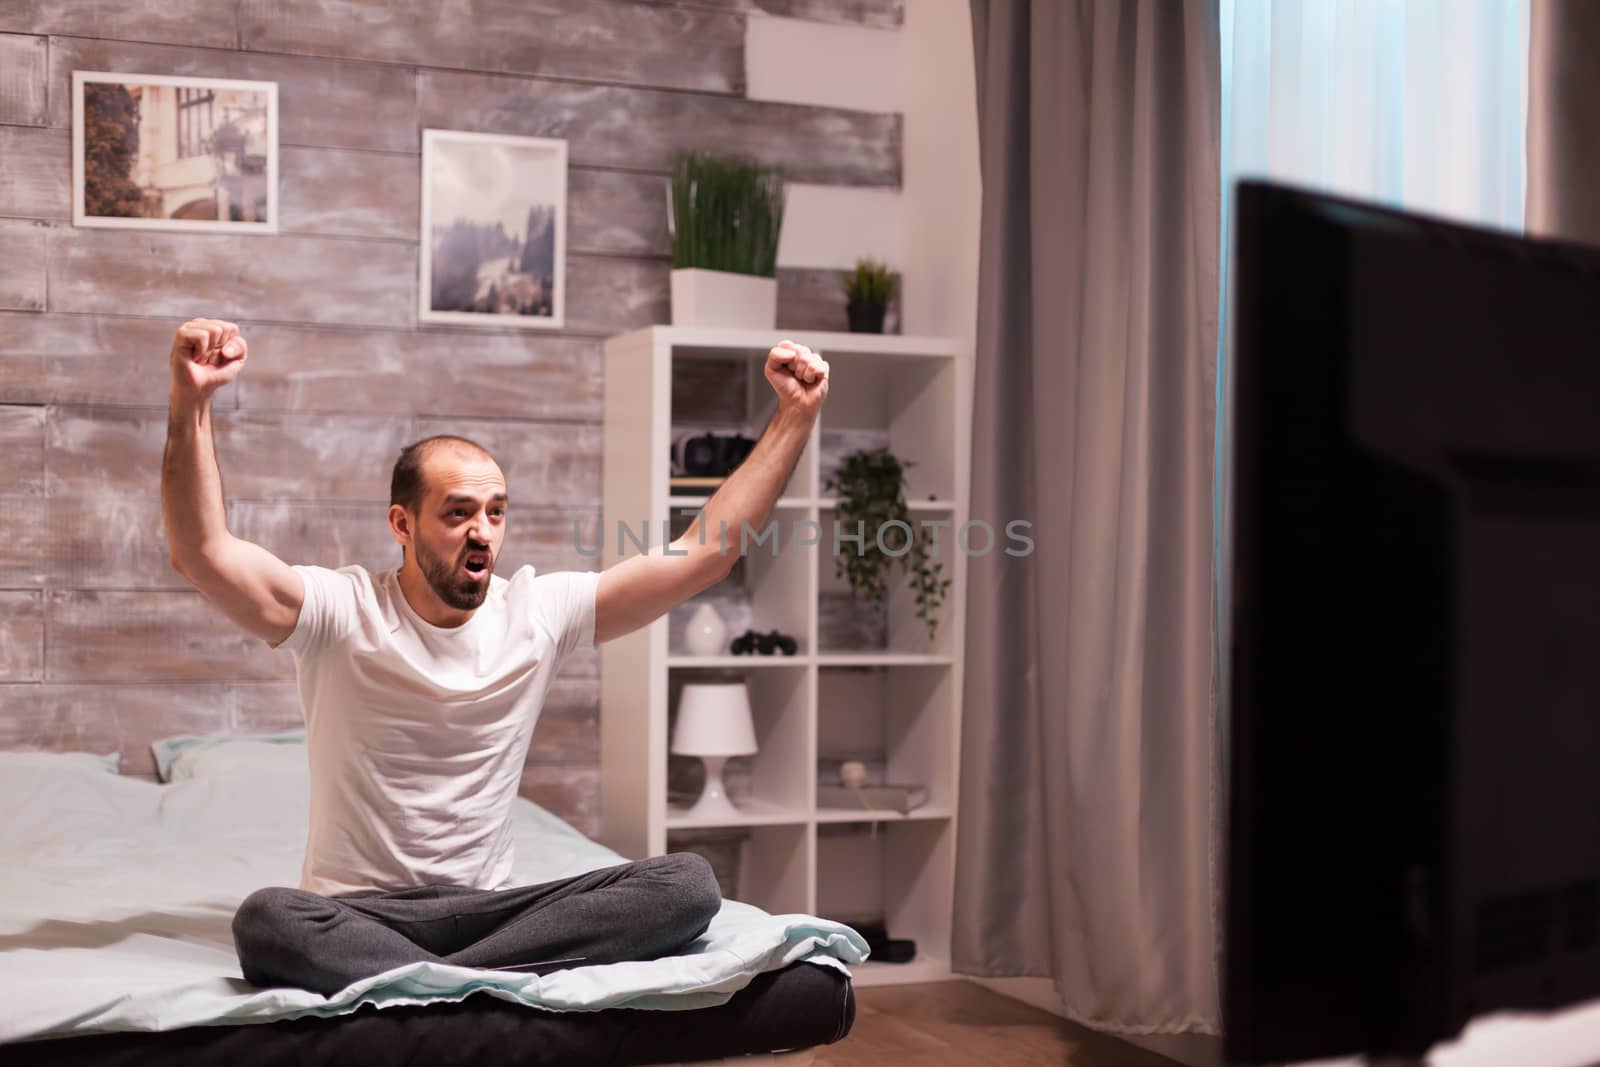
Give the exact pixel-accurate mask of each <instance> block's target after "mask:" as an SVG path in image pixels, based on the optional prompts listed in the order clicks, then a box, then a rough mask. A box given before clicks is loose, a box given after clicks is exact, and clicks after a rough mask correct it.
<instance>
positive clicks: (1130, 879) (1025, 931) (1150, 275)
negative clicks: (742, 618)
mask: <svg viewBox="0 0 1600 1067" xmlns="http://www.w3.org/2000/svg"><path fill="white" fill-rule="evenodd" d="M972 17H973V42H974V49H975V53H976V61H977V77H978V123H979V132H980V148H981V154H982V176H983V223H982V242H981V263H980V279H979V312H978V349H977V363H976V382H975V400H974V403H975V409H974V428H973V442H974V445H973V462H972V514H973V516H974V517H975V518H983V519H985V520H986V521H988V522H990V523H991V524H992V525H994V526H995V527H996V529H999V528H1000V523H1003V522H1006V521H1009V520H1011V519H1014V518H1024V519H1027V520H1029V521H1031V522H1032V524H1033V529H1032V537H1033V538H1034V542H1035V545H1034V549H1033V551H1032V553H1031V554H1029V555H1025V556H1007V555H1005V554H1004V553H1003V552H1001V551H995V552H991V553H990V554H989V555H987V556H983V557H973V558H970V559H969V560H968V563H967V566H968V570H967V574H968V579H969V598H968V602H967V631H966V632H967V649H966V651H967V660H966V663H967V666H966V676H965V677H966V682H965V693H964V698H965V704H964V711H963V716H964V729H963V738H962V757H961V806H960V813H959V828H958V833H957V876H956V890H955V915H954V926H953V944H952V961H953V967H954V969H955V970H956V971H958V972H960V973H964V974H972V975H986V976H1012V975H1033V976H1048V977H1051V978H1053V979H1054V983H1055V986H1056V988H1057V989H1058V990H1059V992H1060V994H1061V996H1062V998H1063V1001H1064V1003H1065V1007H1066V1010H1067V1012H1068V1013H1069V1014H1070V1015H1071V1016H1072V1017H1073V1018H1075V1019H1078V1020H1080V1021H1082V1022H1084V1023H1086V1024H1088V1025H1091V1026H1095V1027H1098V1028H1102V1029H1107V1030H1114V1031H1122V1032H1130V1033H1177V1032H1200V1033H1212V1034H1214V1033H1217V1032H1218V1029H1219V1027H1218V1006H1217V975H1216V962H1217V956H1216V944H1215V942H1216V927H1215V915H1216V899H1215V897H1216V894H1215V891H1214V884H1213V871H1214V865H1213V849H1214V848H1215V846H1216V835H1215V833H1214V830H1213V827H1214V825H1215V815H1216V807H1215V806H1216V804H1217V803H1218V798H1217V797H1216V796H1215V795H1214V793H1215V790H1214V776H1213V771H1212V768H1213V762H1212V759H1213V749H1212V745H1213V719H1214V713H1215V707H1214V701H1213V697H1212V687H1213V676H1212V675H1213V669H1212V665H1213V655H1214V649H1213V645H1212V641H1213V633H1212V625H1211V622H1212V601H1211V595H1212V590H1211V581H1212V528H1211V523H1212V471H1211V462H1212V441H1213V424H1214V421H1215V371H1216V343H1217V336H1216V331H1217V272H1218V229H1219V222H1220V220H1219V199H1218V193H1219V176H1218V167H1219V151H1218V145H1219V130H1218V110H1219V102H1218V98H1219V95H1220V86H1219V67H1220V50H1219V44H1218V29H1217V24H1218V20H1217V11H1216V7H1215V5H1214V3H1210V2H1185V3H1174V2H1168V0H1104V2H1098V3H1097V2H1093V0H1082V2H1071V0H1034V2H1031V3H1030V2H1028V0H972Z"/></svg>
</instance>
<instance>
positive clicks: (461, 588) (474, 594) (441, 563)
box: [411, 541, 494, 611]
mask: <svg viewBox="0 0 1600 1067" xmlns="http://www.w3.org/2000/svg"><path fill="white" fill-rule="evenodd" d="M411 547H412V549H413V550H414V551H415V552H416V554H417V568H418V569H419V570H421V571H422V576H423V577H424V578H426V579H427V580H428V587H429V588H430V589H432V590H433V591H434V593H435V595H437V596H438V598H439V599H440V600H442V601H444V602H445V603H446V604H449V605H450V606H451V607H452V608H455V609H456V610H457V611H471V610H473V609H474V608H477V607H481V606H482V605H483V602H484V601H485V600H486V599H488V596H489V576H490V575H491V574H492V573H494V560H493V558H491V559H490V560H489V565H488V566H487V567H485V568H484V570H483V577H481V578H479V579H478V580H477V581H476V582H469V581H468V580H467V579H465V578H463V577H462V576H461V561H460V560H457V561H455V562H454V563H452V562H450V561H448V560H446V559H445V558H444V557H442V556H436V555H434V554H433V553H432V552H429V551H428V550H427V549H426V548H425V547H423V545H422V543H421V542H420V541H413V542H412V543H411Z"/></svg>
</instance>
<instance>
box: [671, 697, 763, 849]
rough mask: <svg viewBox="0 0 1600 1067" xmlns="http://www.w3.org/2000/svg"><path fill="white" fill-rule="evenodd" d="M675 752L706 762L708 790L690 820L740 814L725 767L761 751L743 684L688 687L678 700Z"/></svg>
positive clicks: (673, 741)
mask: <svg viewBox="0 0 1600 1067" xmlns="http://www.w3.org/2000/svg"><path fill="white" fill-rule="evenodd" d="M672 751H673V754H675V755H679V756H699V757H701V758H702V759H703V760H705V764H706V788H705V791H704V792H703V793H701V794H700V799H699V801H698V802H696V804H695V806H694V807H693V808H691V809H689V813H688V814H689V816H690V817H692V818H696V819H704V818H717V817H730V816H738V815H739V814H741V813H740V811H739V809H738V808H736V807H734V806H733V804H732V802H730V801H729V800H728V795H727V793H726V792H725V791H724V790H723V788H722V765H723V764H724V763H726V762H727V761H728V757H729V756H752V755H754V754H755V752H756V731H755V725H754V724H753V723H752V722H751V720H750V694H749V692H748V691H747V690H746V689H745V687H744V683H743V682H721V683H699V682H691V683H688V684H686V685H685V686H684V687H683V694H682V696H681V697H679V699H678V724H677V726H676V727H674V728H673V731H672Z"/></svg>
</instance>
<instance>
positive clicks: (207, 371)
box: [172, 319, 247, 399]
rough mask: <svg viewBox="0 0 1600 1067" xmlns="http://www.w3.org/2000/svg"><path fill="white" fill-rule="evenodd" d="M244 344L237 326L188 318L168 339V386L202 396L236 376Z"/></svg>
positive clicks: (240, 367) (197, 396) (200, 397)
mask: <svg viewBox="0 0 1600 1067" xmlns="http://www.w3.org/2000/svg"><path fill="white" fill-rule="evenodd" d="M246 347H247V346H246V345H245V341H244V338H243V337H240V336H239V327H237V326H235V325H234V324H233V323H231V322H223V321H222V320H221V319H190V320H189V321H188V322H186V323H184V324H183V325H182V326H179V327H178V336H177V337H175V338H173V341H172V389H173V392H174V393H176V394H178V395H180V396H183V397H187V398H196V399H206V398H208V397H210V396H211V394H212V393H215V392H216V391H217V390H218V389H221V388H222V387H223V386H224V385H227V384H228V383H229V382H231V381H233V380H234V379H235V378H237V377H238V376H239V371H240V370H241V369H242V368H243V367H244V361H245V357H246Z"/></svg>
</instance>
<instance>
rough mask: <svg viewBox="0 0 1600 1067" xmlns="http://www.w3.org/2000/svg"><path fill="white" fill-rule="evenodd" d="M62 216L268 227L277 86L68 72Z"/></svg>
mask: <svg viewBox="0 0 1600 1067" xmlns="http://www.w3.org/2000/svg"><path fill="white" fill-rule="evenodd" d="M72 221H73V224H74V225H76V226H99V227H105V228H108V229H123V230H199V231H206V232H224V233H260V234H273V233H277V232H278V84H277V83H276V82H259V81H237V80H232V79H226V78H187V77H177V76H172V75H164V74H124V73H114V72H110V71H90V70H75V71H73V72H72Z"/></svg>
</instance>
